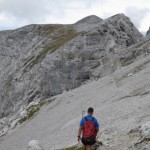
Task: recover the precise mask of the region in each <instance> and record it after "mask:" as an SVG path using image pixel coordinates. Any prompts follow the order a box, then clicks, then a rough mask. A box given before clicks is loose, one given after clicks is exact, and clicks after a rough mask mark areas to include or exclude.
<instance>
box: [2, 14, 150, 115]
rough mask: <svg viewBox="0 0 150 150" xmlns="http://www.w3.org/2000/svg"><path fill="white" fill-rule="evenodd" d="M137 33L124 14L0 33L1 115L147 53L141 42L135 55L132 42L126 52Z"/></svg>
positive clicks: (78, 84)
mask: <svg viewBox="0 0 150 150" xmlns="http://www.w3.org/2000/svg"><path fill="white" fill-rule="evenodd" d="M141 37H142V35H141V34H140V32H139V31H138V30H137V29H136V28H135V26H134V25H133V23H132V22H131V21H130V19H129V18H128V17H126V16H125V15H123V14H118V15H115V16H113V17H110V18H108V19H106V20H102V19H100V18H99V17H96V16H89V17H86V18H84V19H82V20H80V21H79V22H77V23H75V24H73V25H28V26H25V27H22V28H19V29H17V30H12V31H2V32H0V70H1V72H0V78H1V80H0V85H1V86H0V117H1V118H3V117H6V116H8V115H9V114H11V113H12V112H16V111H18V110H19V108H20V107H21V106H22V105H28V104H29V103H30V102H32V101H36V100H39V99H40V100H41V99H45V98H47V97H51V96H54V95H57V94H60V93H62V92H63V91H68V90H70V89H73V88H76V87H79V86H80V85H81V84H83V83H84V82H85V81H87V80H89V79H93V78H94V79H97V78H101V77H104V76H106V75H108V74H111V73H112V72H114V71H115V70H116V69H118V68H121V67H122V66H124V65H127V64H129V63H131V62H133V61H134V60H135V59H136V58H137V57H139V56H140V55H141V54H143V53H144V54H145V53H146V52H145V51H144V52H143V50H140V46H139V47H138V49H139V52H140V54H139V53H138V54H136V52H133V56H132V51H136V49H137V48H136V46H135V47H134V49H133V48H131V50H132V51H130V47H131V45H134V44H136V43H137V42H139V41H140V39H141ZM141 45H143V44H142V43H141ZM145 46H146V45H145ZM146 51H148V50H147V49H146ZM131 56H132V57H131ZM130 60H131V61H130Z"/></svg>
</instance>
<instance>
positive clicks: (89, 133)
mask: <svg viewBox="0 0 150 150" xmlns="http://www.w3.org/2000/svg"><path fill="white" fill-rule="evenodd" d="M95 136H96V133H95V126H94V117H92V120H88V119H87V117H85V123H84V125H83V139H85V140H90V139H93V138H95Z"/></svg>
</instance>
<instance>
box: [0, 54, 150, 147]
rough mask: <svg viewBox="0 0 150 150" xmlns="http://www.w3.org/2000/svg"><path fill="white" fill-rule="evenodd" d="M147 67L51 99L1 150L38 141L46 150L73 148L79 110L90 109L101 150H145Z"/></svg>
mask: <svg viewBox="0 0 150 150" xmlns="http://www.w3.org/2000/svg"><path fill="white" fill-rule="evenodd" d="M149 62H150V56H147V57H144V58H141V59H139V60H138V61H136V62H134V63H132V64H131V65H128V66H125V67H123V68H121V69H119V70H117V71H115V72H114V73H112V74H111V75H108V76H106V77H103V78H101V79H99V80H97V81H95V80H94V81H89V82H88V83H86V84H84V85H82V86H81V87H79V88H77V89H74V90H71V91H69V92H64V93H62V94H60V95H58V96H55V97H53V101H51V102H50V103H49V104H46V105H44V106H43V107H42V108H41V109H40V111H39V112H38V113H36V115H34V116H33V117H32V118H29V120H27V121H25V122H23V123H22V124H21V125H18V126H17V127H16V128H15V129H14V130H13V131H11V132H10V133H9V134H7V135H6V136H3V137H1V140H0V148H1V149H7V150H9V149H10V150H26V148H27V145H28V142H29V141H31V140H39V141H40V143H41V144H42V146H43V148H44V149H45V150H49V149H62V148H66V147H69V146H72V145H76V144H77V137H76V136H77V129H78V124H79V121H80V119H81V117H82V110H86V109H87V108H88V107H89V106H92V107H94V109H95V114H94V115H95V117H97V119H98V120H99V122H100V126H101V128H100V132H99V134H98V140H99V141H101V142H102V144H103V145H102V146H101V148H100V149H105V150H125V149H129V150H131V149H132V150H137V149H139V150H148V148H149V142H150V141H149V135H150V124H149V120H150V115H149V114H150V109H149V108H150V100H149V98H150V84H149V83H150V81H149V80H150V79H149V73H150V63H149ZM139 66H140V67H139ZM141 66H142V67H141Z"/></svg>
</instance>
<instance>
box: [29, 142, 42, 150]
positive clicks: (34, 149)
mask: <svg viewBox="0 0 150 150" xmlns="http://www.w3.org/2000/svg"><path fill="white" fill-rule="evenodd" d="M28 150H44V149H43V148H42V147H41V144H40V143H39V141H38V140H32V141H30V142H29V143H28Z"/></svg>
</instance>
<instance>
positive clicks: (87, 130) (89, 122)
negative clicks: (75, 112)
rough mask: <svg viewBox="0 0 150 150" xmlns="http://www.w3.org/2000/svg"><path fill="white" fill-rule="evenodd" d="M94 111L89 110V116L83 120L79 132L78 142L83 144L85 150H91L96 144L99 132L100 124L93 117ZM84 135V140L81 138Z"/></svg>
mask: <svg viewBox="0 0 150 150" xmlns="http://www.w3.org/2000/svg"><path fill="white" fill-rule="evenodd" d="M93 112H94V109H93V108H92V107H90V108H88V110H87V116H86V117H84V118H82V119H81V122H80V126H79V130H78V142H80V140H81V142H82V143H83V150H91V147H92V145H94V144H95V143H96V136H97V133H98V131H99V123H98V122H97V119H96V118H94V117H93ZM81 133H82V138H81Z"/></svg>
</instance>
